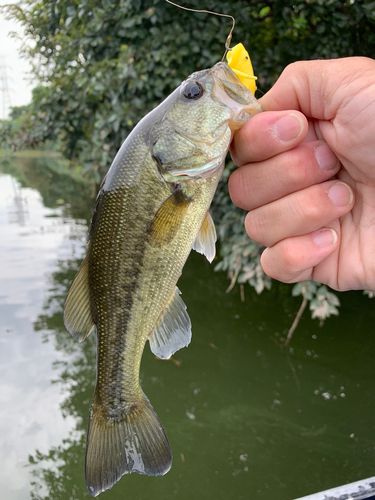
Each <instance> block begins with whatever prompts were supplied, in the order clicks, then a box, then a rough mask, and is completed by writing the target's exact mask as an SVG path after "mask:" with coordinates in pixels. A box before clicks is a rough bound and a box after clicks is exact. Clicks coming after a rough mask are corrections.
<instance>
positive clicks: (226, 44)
mask: <svg viewBox="0 0 375 500" xmlns="http://www.w3.org/2000/svg"><path fill="white" fill-rule="evenodd" d="M165 1H166V2H168V3H170V4H171V5H174V6H175V7H178V8H179V9H184V10H189V11H190V12H200V13H204V14H213V15H214V16H220V17H229V18H230V19H232V28H231V30H230V32H229V35H228V36H227V39H226V42H225V52H224V55H223V58H222V61H223V60H224V57H225V56H226V55H227V52H228V50H232V49H231V48H230V47H229V45H230V42H231V41H232V33H233V30H234V26H235V24H236V21H235V19H234V17H233V16H231V15H229V14H220V13H219V12H213V11H211V10H202V9H190V8H189V7H183V6H182V5H178V3H174V2H171V0H165Z"/></svg>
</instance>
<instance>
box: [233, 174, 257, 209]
mask: <svg viewBox="0 0 375 500" xmlns="http://www.w3.org/2000/svg"><path fill="white" fill-rule="evenodd" d="M228 190H229V194H230V197H231V200H232V201H233V203H234V204H235V205H237V206H238V207H240V208H243V209H246V208H247V207H248V205H249V200H250V199H251V193H252V184H251V182H250V180H249V172H248V171H247V169H245V168H244V167H242V168H240V169H238V170H235V171H234V172H233V173H232V174H231V176H230V177H229V180H228Z"/></svg>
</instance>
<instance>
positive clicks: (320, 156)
mask: <svg viewBox="0 0 375 500" xmlns="http://www.w3.org/2000/svg"><path fill="white" fill-rule="evenodd" d="M315 158H316V160H317V162H318V163H319V165H320V168H321V169H322V170H331V169H333V168H335V167H337V165H338V162H339V159H338V158H337V156H336V155H335V153H334V152H333V151H332V149H331V148H329V147H328V146H327V144H322V145H321V146H318V147H317V148H315Z"/></svg>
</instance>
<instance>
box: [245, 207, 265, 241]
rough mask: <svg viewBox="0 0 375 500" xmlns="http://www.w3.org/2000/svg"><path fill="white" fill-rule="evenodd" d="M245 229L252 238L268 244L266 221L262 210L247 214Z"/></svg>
mask: <svg viewBox="0 0 375 500" xmlns="http://www.w3.org/2000/svg"><path fill="white" fill-rule="evenodd" d="M245 229H246V232H247V234H248V236H249V237H250V238H251V239H252V240H254V241H256V242H257V243H260V244H261V245H265V246H267V238H266V223H265V220H264V218H263V217H262V216H261V213H260V211H258V210H253V211H251V212H249V213H248V214H247V215H246V219H245Z"/></svg>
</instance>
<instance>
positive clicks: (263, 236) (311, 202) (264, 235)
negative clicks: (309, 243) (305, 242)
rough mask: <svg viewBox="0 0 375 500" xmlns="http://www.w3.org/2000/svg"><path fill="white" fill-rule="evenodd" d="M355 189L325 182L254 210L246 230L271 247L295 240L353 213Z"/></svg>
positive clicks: (255, 239)
mask: <svg viewBox="0 0 375 500" xmlns="http://www.w3.org/2000/svg"><path fill="white" fill-rule="evenodd" d="M353 203H354V193H353V191H352V189H351V187H350V186H349V185H348V184H346V183H344V182H342V181H337V180H331V181H327V182H323V183H322V184H316V185H313V186H310V187H308V188H306V189H303V190H301V191H298V192H295V193H292V194H290V195H288V196H285V197H284V198H281V199H279V200H277V201H274V202H272V203H269V204H268V205H264V206H262V207H260V208H256V209H255V210H251V211H250V212H249V213H248V214H247V216H246V219H245V228H246V231H247V233H248V235H249V236H250V238H251V239H253V240H254V241H257V242H258V243H261V244H262V245H264V246H267V247H270V246H273V245H275V243H277V242H278V241H280V240H282V239H284V238H289V237H291V236H300V235H303V234H307V233H310V232H312V231H315V230H317V229H320V228H321V227H324V226H326V225H327V224H329V223H330V222H332V221H334V220H336V219H338V218H339V217H341V216H342V215H344V214H346V213H347V212H349V211H350V210H351V209H352V207H353Z"/></svg>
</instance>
